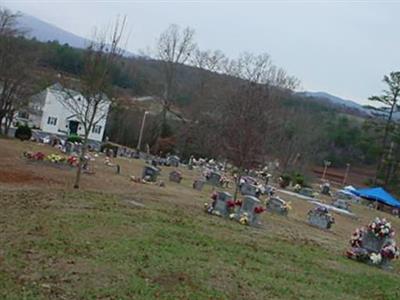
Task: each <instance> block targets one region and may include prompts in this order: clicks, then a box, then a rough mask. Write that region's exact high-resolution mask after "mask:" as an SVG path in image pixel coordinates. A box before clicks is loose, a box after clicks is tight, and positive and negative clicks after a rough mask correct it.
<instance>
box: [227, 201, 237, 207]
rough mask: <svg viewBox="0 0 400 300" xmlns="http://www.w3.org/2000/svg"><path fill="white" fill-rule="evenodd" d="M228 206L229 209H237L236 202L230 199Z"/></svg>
mask: <svg viewBox="0 0 400 300" xmlns="http://www.w3.org/2000/svg"><path fill="white" fill-rule="evenodd" d="M226 206H227V207H229V208H232V207H235V201H233V200H232V199H229V200H228V201H226Z"/></svg>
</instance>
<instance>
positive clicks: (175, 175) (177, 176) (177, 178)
mask: <svg viewBox="0 0 400 300" xmlns="http://www.w3.org/2000/svg"><path fill="white" fill-rule="evenodd" d="M181 180H182V174H181V173H180V172H178V171H172V172H171V173H169V181H172V182H176V183H181Z"/></svg>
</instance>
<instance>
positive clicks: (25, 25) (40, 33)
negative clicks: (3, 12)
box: [19, 14, 88, 48]
mask: <svg viewBox="0 0 400 300" xmlns="http://www.w3.org/2000/svg"><path fill="white" fill-rule="evenodd" d="M19 25H20V27H21V28H22V29H25V30H27V31H28V36H30V37H32V38H33V37H35V38H36V39H37V40H39V41H42V42H47V41H58V42H59V43H60V44H69V45H70V46H71V47H75V48H84V47H85V46H86V45H87V43H88V40H87V39H85V38H83V37H80V36H77V35H75V34H73V33H71V32H68V31H66V30H64V29H61V28H59V27H57V26H55V25H52V24H50V23H47V22H44V21H42V20H40V19H38V18H35V17H32V16H30V15H27V14H23V15H22V16H21V17H20V18H19Z"/></svg>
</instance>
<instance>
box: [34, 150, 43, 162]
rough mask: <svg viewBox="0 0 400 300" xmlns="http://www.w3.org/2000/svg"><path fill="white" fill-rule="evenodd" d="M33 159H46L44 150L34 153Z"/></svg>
mask: <svg viewBox="0 0 400 300" xmlns="http://www.w3.org/2000/svg"><path fill="white" fill-rule="evenodd" d="M33 159H35V160H43V159H44V153H42V152H40V151H39V152H36V153H35V154H33Z"/></svg>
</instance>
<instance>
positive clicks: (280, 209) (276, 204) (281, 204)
mask: <svg viewBox="0 0 400 300" xmlns="http://www.w3.org/2000/svg"><path fill="white" fill-rule="evenodd" d="M289 209H290V205H289V204H288V203H287V202H286V201H284V200H283V199H281V198H279V197H272V198H271V199H269V200H268V202H267V211H270V212H272V213H276V214H279V215H282V216H287V215H288V213H289Z"/></svg>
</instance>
